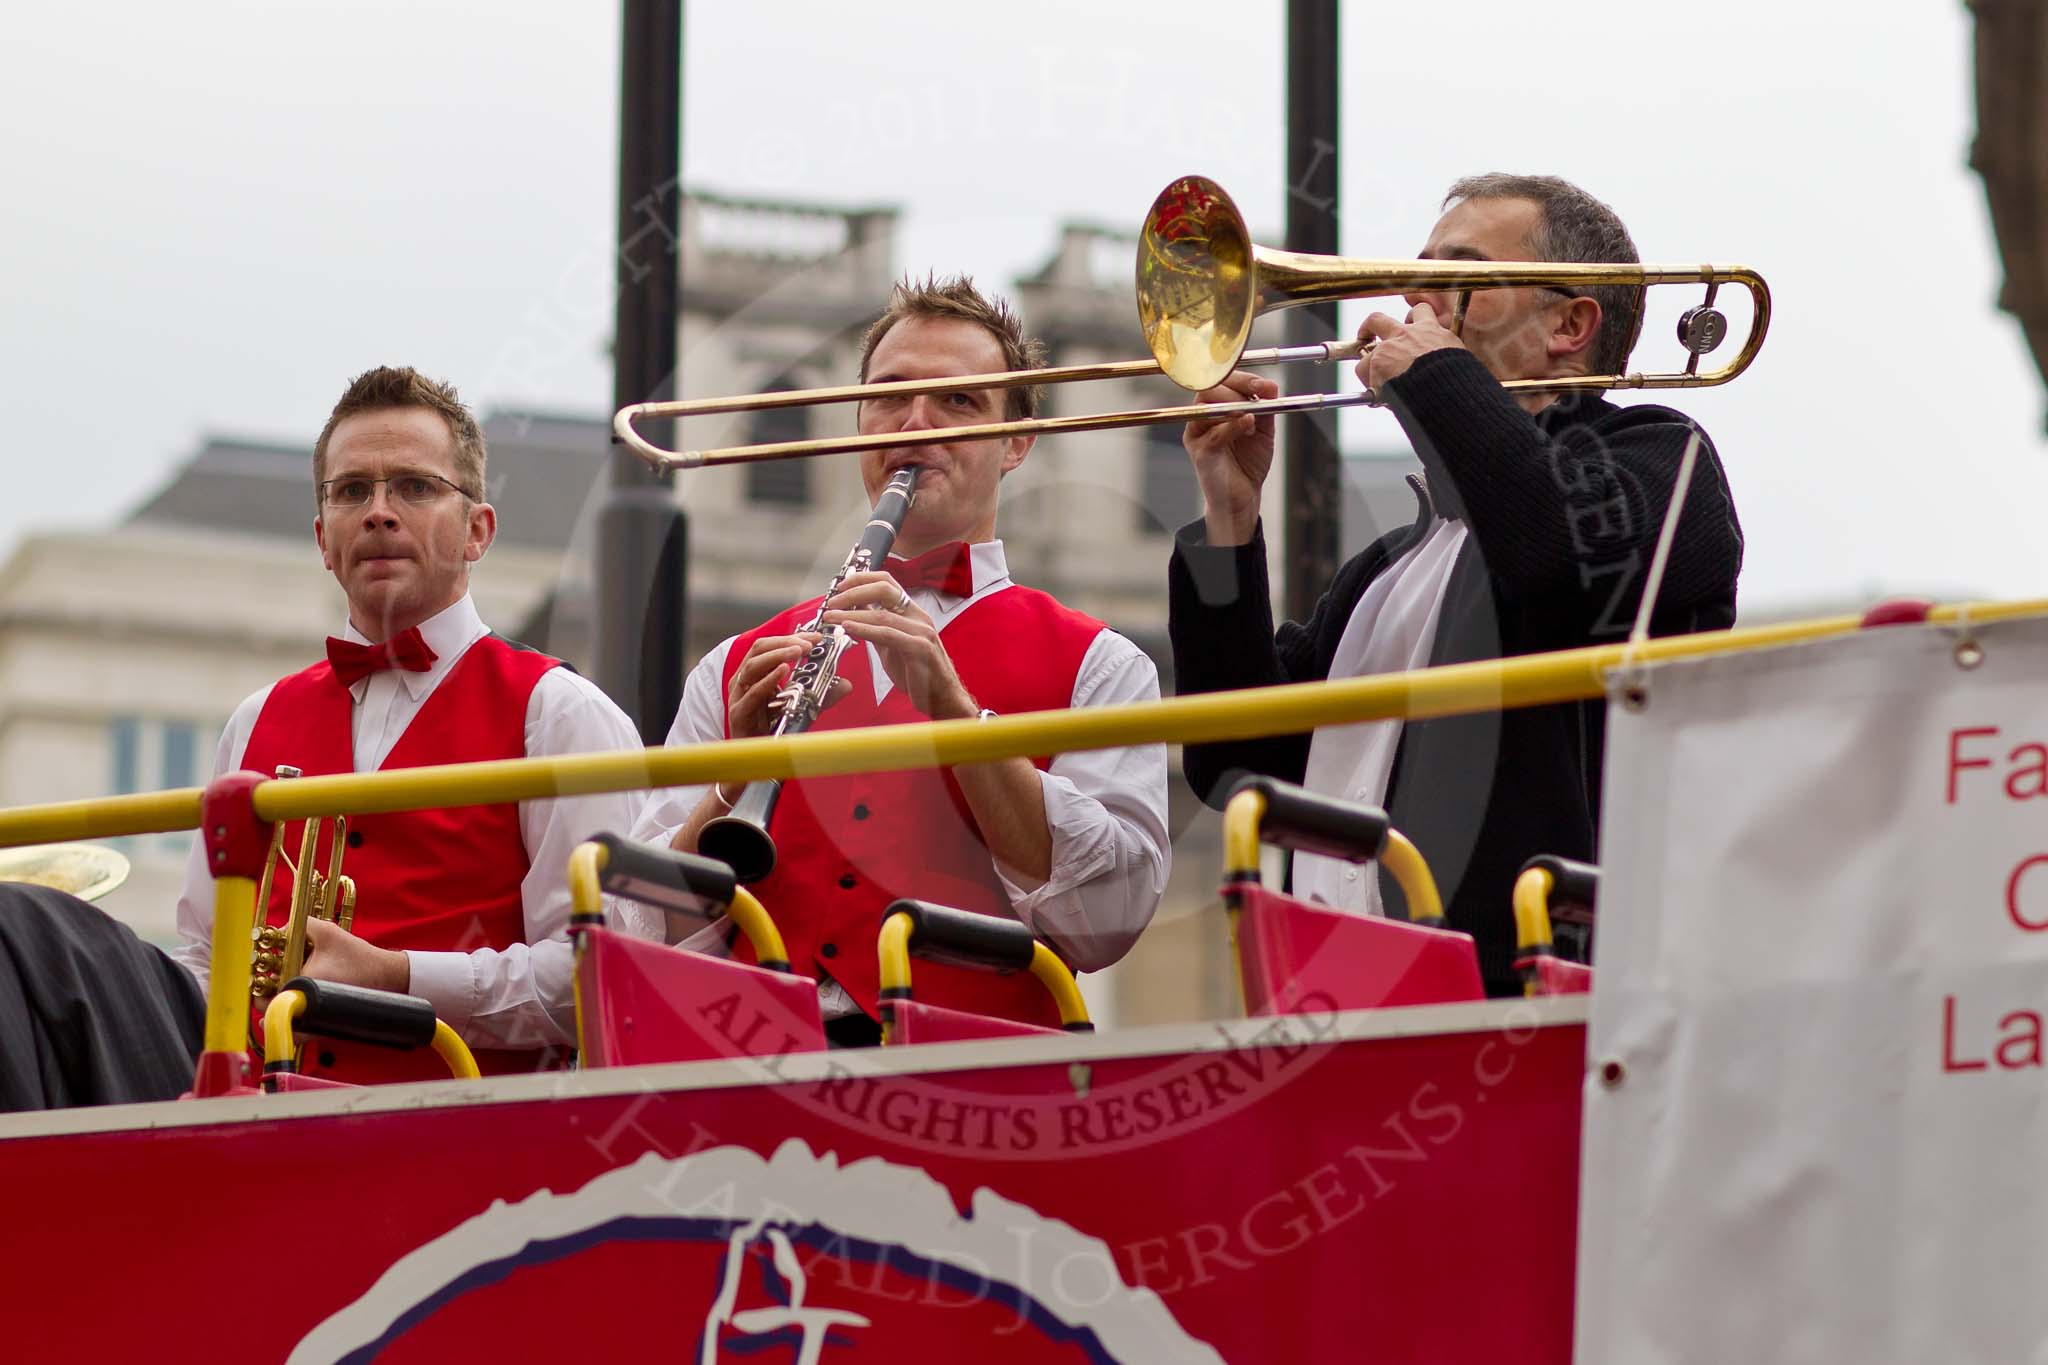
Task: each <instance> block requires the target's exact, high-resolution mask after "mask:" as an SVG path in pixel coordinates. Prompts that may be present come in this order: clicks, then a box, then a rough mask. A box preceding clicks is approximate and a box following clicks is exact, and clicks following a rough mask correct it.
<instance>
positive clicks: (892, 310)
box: [860, 275, 1046, 420]
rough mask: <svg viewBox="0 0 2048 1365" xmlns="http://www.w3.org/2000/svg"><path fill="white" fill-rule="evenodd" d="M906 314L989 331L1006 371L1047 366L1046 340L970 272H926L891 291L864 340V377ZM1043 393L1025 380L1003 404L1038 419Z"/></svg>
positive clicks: (1015, 412) (1016, 413) (1012, 416)
mask: <svg viewBox="0 0 2048 1365" xmlns="http://www.w3.org/2000/svg"><path fill="white" fill-rule="evenodd" d="M905 318H958V319H960V320H962V321H964V322H972V323H974V324H976V325H977V326H980V327H983V328H985V329H987V331H988V334H989V335H990V336H992V337H994V338H995V339H996V341H997V342H998V343H1000V344H1001V346H1002V348H1003V368H1004V369H1005V370H1042V369H1044V368H1045V355H1046V351H1045V343H1044V342H1042V341H1040V340H1039V339H1038V338H1036V337H1028V336H1026V335H1024V322H1023V319H1021V318H1019V317H1018V316H1017V314H1016V311H1015V310H1014V309H1012V308H1011V307H1010V305H1009V303H1008V302H1006V301H1005V300H1003V299H1000V298H996V299H991V298H989V297H988V296H987V295H986V294H983V293H982V292H981V291H980V290H979V289H976V288H975V287H974V280H973V279H972V278H971V277H970V276H967V275H949V276H947V277H946V278H945V279H940V278H939V277H938V276H936V275H927V276H925V277H924V279H922V280H913V279H911V278H910V277H909V276H905V277H904V278H903V279H900V280H898V281H897V282H896V285H895V287H894V288H892V289H891V290H890V291H889V306H888V307H887V308H884V309H883V310H882V316H880V317H878V318H876V319H875V320H874V323H873V324H872V325H871V326H870V327H869V328H868V330H867V334H866V335H865V336H863V337H862V338H861V339H860V379H861V382H862V383H863V384H865V383H866V382H867V379H868V361H869V360H871V359H873V357H874V354H875V347H877V346H879V345H881V344H882V338H883V337H885V336H887V335H889V329H890V328H892V327H894V326H895V325H896V324H897V323H899V322H902V321H903V320H904V319H905ZM1044 397H1045V388H1044V386H1043V385H1041V384H1027V385H1023V386H1020V387H1018V388H1014V389H1010V390H1009V391H1008V397H1007V399H1006V401H1005V403H1004V408H1005V409H1006V415H1007V416H1008V417H1009V418H1010V419H1012V420H1015V419H1017V418H1020V417H1036V416H1037V415H1038V405H1039V403H1040V402H1041V401H1043V399H1044Z"/></svg>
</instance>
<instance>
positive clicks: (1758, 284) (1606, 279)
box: [612, 175, 1771, 471]
mask: <svg viewBox="0 0 2048 1365" xmlns="http://www.w3.org/2000/svg"><path fill="white" fill-rule="evenodd" d="M1657 284H1692V285H1700V286H1704V288H1705V290H1706V296H1705V298H1704V299H1703V300H1702V301H1701V302H1700V303H1699V304H1698V305H1696V306H1694V307H1692V308H1689V309H1687V310H1686V312H1685V314H1684V316H1683V317H1681V318H1680V319H1679V324H1678V342H1679V345H1680V346H1681V347H1682V348H1683V349H1684V351H1685V353H1686V361H1685V368H1684V369H1682V370H1666V371H1656V372H1651V373H1644V372H1642V371H1633V372H1628V373H1618V374H1593V375H1573V376H1568V377H1560V378H1553V379H1513V380H1508V381H1506V382H1504V383H1503V384H1502V385H1501V387H1502V388H1504V389H1508V390H1510V391H1529V390H1534V391H1540V392H1548V393H1556V392H1565V391H1570V390H1579V389H1689V388H1705V387H1708V386H1711V385H1715V384H1725V383H1727V382H1728V381H1729V380H1731V379H1733V378H1735V377H1736V376H1737V375H1739V374H1741V373H1742V372H1743V371H1744V370H1746V369H1748V368H1749V365H1750V362H1751V361H1753V360H1755V359H1756V353H1757V351H1758V350H1759V349H1760V348H1761V347H1762V346H1763V343H1764V334H1765V333H1766V332H1767V331H1768V330H1769V328H1770V322H1771V291H1770V286H1768V285H1767V284H1765V283H1764V279H1763V276H1761V275H1759V274H1757V272H1756V271H1754V270H1751V269H1750V268H1749V267H1747V266H1741V265H1671V266H1666V265H1637V264H1629V263H1615V264H1591V265H1588V264H1581V263H1574V262H1561V261H1401V260H1354V259H1351V258H1348V257H1342V256H1309V255H1303V254H1301V253H1298V252H1291V251H1276V250H1274V249H1273V248H1271V247H1263V246H1254V245H1253V244H1252V241H1251V234H1250V231H1249V230H1248V229H1247V228H1246V226H1245V222H1244V216H1243V215H1242V214H1240V213H1239V212H1238V211H1237V206H1236V205H1235V204H1234V203H1232V202H1231V198H1230V196H1229V195H1228V194H1226V193H1224V191H1223V187H1222V186H1220V185H1218V184H1217V183H1216V182H1215V181H1213V180H1209V179H1206V178H1205V177H1202V176H1199V175H1190V176H1183V177H1181V178H1180V179H1178V180H1176V181H1174V182H1173V183H1172V184H1171V185H1168V186H1167V187H1166V188H1165V189H1164V190H1162V191H1161V192H1160V194H1159V197H1158V198H1157V199H1156V200H1154V201H1153V204H1152V211H1151V212H1150V213H1148V214H1147V215H1146V216H1145V225H1144V228H1143V230H1142V231H1141V232H1140V234H1139V240H1138V262H1137V295H1138V321H1139V325H1140V327H1141V328H1142V329H1143V331H1144V335H1145V341H1146V344H1147V345H1148V346H1150V347H1151V350H1152V357H1153V358H1152V359H1150V360H1126V361H1116V362H1113V363H1109V364H1103V365H1065V366H1058V367H1054V368H1050V369H1039V370H1014V371H1005V372H1003V373H999V374H977V375H963V376H956V377H953V378H947V379H932V380H923V379H914V380H902V381H899V382H895V383H888V384H843V385H839V386H837V387H833V388H823V389H796V390H789V391H783V392H777V393H768V394H754V395H750V396H746V397H738V398H696V399H680V400H676V401H671V402H663V403H634V404H632V405H630V406H628V407H624V408H621V409H619V412H618V414H617V415H616V416H615V417H614V418H613V419H612V431H613V433H614V434H615V435H616V436H617V438H618V439H619V441H620V442H621V443H622V444H624V445H625V446H627V447H628V448H629V449H631V450H632V451H633V453H634V454H636V455H638V456H639V457H640V458H641V459H643V460H645V461H647V462H648V463H649V464H651V465H653V466H654V467H655V468H657V469H661V470H664V471H665V470H669V469H696V468H702V467H707V466H711V465H726V464H745V463H749V462H752V461H754V460H793V459H802V458H806V457H809V456H813V455H837V454H846V453H850V452H855V451H862V450H878V449H879V450H901V449H906V448H910V447H915V446H921V445H943V444H948V443H951V442H957V441H981V440H990V439H994V438H1000V437H1011V436H1027V435H1029V436H1043V435H1051V434H1056V433H1059V432H1075V431H1107V430H1111V429H1113V428H1117V427H1133V426H1152V425H1156V424H1159V423H1165V422H1187V421H1191V420H1193V419H1195V418H1197V417H1199V418H1203V419H1210V418H1217V417H1232V416H1238V415H1241V414H1244V413H1255V414H1258V415H1261V416H1264V415H1269V414H1276V413H1288V412H1313V411H1322V410H1327V409H1332V408H1348V407H1357V406H1359V405H1361V404H1367V403H1375V402H1377V401H1378V399H1377V398H1376V396H1375V395H1373V394H1372V393H1371V392H1363V393H1349V394H1330V393H1304V394H1291V395H1289V396H1287V397H1284V398H1274V399H1266V400H1258V401H1246V402H1241V403H1204V404H1198V405H1182V406H1176V407H1165V408H1143V409H1137V410H1133V411H1129V412H1103V413H1088V414H1083V415H1078V416H1073V417H1044V418H1037V419H1033V420H1029V421H1017V422H986V423H981V424H978V425H974V426H961V427H942V428H936V429H933V430H930V431H892V432H878V433H875V434H872V435H867V436H838V437H822V438H818V439H813V440H805V441H774V442H770V443H767V444H764V445H754V446H727V447H721V448H716V449H708V450H688V451H675V450H663V449H662V448H661V447H659V446H656V445H654V444H653V443H651V442H649V441H648V440H647V438H646V437H644V436H642V435H640V433H639V432H637V431H636V430H634V428H633V424H634V423H635V422H637V421H640V420H642V419H647V420H657V419H667V418H677V417H703V416H710V415H713V414H718V413H731V412H759V411H763V410H766V409H770V408H794V407H812V406H818V405H822V404H828V403H857V402H860V401H861V400H862V399H866V398H879V397H884V396H908V395H911V394H919V393H937V392H940V391H953V390H958V389H963V388H965V389H1011V388H1019V387H1022V386H1024V385H1030V384H1075V383H1084V382H1087V381H1089V380H1098V379H1132V378H1141V377H1143V376H1146V375H1156V374H1164V375H1166V377H1167V378H1169V379H1171V380H1173V382H1174V383H1176V384H1178V385H1180V386H1181V387H1182V388H1184V389H1187V390H1188V391H1189V392H1191V393H1199V392H1201V391H1202V390H1204V389H1209V388H1213V387H1215V386H1216V385H1217V384H1218V383H1220V382H1221V381H1222V380H1223V378H1224V376H1225V375H1228V374H1229V373H1230V372H1231V371H1232V370H1234V369H1250V368H1257V367H1261V366H1269V365H1285V364H1293V363H1301V362H1317V363H1324V364H1328V363H1332V362H1338V361H1347V360H1356V359H1357V358H1358V357H1359V355H1360V354H1361V353H1362V352H1363V350H1364V348H1363V347H1362V346H1361V345H1360V344H1359V343H1358V342H1355V341H1344V342H1336V341H1333V342H1324V343H1320V344H1315V345H1308V346H1275V347H1270V348H1267V349H1265V350H1259V351H1247V350H1245V342H1246V339H1247V338H1249V337H1250V335H1251V329H1252V323H1253V322H1254V321H1255V320H1256V319H1257V318H1258V317H1259V315H1261V314H1263V313H1269V312H1273V311H1276V310H1278V309H1282V308H1294V307H1299V306H1301V305H1303V304H1309V303H1317V302H1321V301H1324V300H1328V299H1362V298H1380V297H1387V296H1394V295H1401V294H1409V293H1419V292H1424V291H1429V292H1434V291H1446V292H1451V293H1464V292H1469V291H1471V290H1475V289H1498V288H1504V287H1509V286H1518V285H1521V286H1531V285H1533V286H1541V287H1547V288H1554V289H1563V290H1567V291H1577V290H1582V289H1591V288H1596V287H1599V286H1604V285H1620V286H1624V287H1627V288H1635V289H1647V288H1648V287H1649V286H1651V285H1657ZM1724 284H1726V285H1736V286H1740V287H1741V288H1743V289H1745V290H1747V291H1748V293H1749V297H1750V302H1751V309H1752V311H1751V315H1750V322H1749V334H1748V336H1747V337H1746V338H1744V340H1743V343H1742V346H1741V348H1740V349H1739V350H1738V351H1737V352H1736V355H1735V357H1734V358H1733V359H1732V360H1730V361H1729V362H1728V363H1727V364H1726V365H1723V366H1721V367H1720V368H1719V369H1713V370H1702V369H1701V368H1700V359H1701V357H1703V356H1705V355H1707V354H1708V353H1710V352H1712V351H1714V350H1716V349H1718V348H1719V347H1720V345H1721V343H1722V342H1723V341H1725V340H1726V339H1727V336H1728V318H1727V316H1726V315H1725V314H1724V313H1722V312H1721V311H1720V309H1718V308H1716V307H1715V301H1716V299H1717V297H1718V295H1719V292H1720V289H1721V286H1722V285H1724Z"/></svg>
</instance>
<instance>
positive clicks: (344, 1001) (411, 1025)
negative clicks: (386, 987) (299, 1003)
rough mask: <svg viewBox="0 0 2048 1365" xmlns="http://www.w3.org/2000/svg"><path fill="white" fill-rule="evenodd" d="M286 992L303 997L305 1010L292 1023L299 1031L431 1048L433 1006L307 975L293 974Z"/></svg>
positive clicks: (403, 1048)
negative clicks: (297, 993) (317, 979)
mask: <svg viewBox="0 0 2048 1365" xmlns="http://www.w3.org/2000/svg"><path fill="white" fill-rule="evenodd" d="M284 989H285V990H288V991H298V992H300V993H301V994H303V995H304V996H305V997H306V1009H305V1012H304V1013H302V1014H301V1015H299V1017H298V1018H297V1019H295V1020H293V1021H292V1027H293V1028H294V1029H295V1030H296V1031H298V1032H300V1033H312V1034H317V1035H319V1036H320V1037H322V1038H339V1039H340V1040H341V1041H343V1042H344V1043H368V1044H370V1045H371V1046H373V1047H388V1048H393V1049H396V1050H397V1051H400V1052H409V1051H411V1050H412V1049H413V1048H416V1047H429V1046H432V1044H433V1041H434V1007H433V1006H432V1005H430V1004H428V1003H427V1002H426V1001H424V1000H422V999H420V998H419V997H418V996H416V995H400V994H398V993H397V992H396V991H373V990H371V989H370V988H369V987H368V986H344V985H342V984H341V983H340V982H338V981H315V980H314V979H313V978H312V977H310V976H295V977H293V978H292V979H291V980H289V981H287V982H285V983H284Z"/></svg>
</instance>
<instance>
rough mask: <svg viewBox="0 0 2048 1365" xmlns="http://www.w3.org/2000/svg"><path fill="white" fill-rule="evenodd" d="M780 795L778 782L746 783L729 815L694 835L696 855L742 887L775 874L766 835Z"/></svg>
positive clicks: (772, 852)
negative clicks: (723, 867) (729, 874)
mask: <svg viewBox="0 0 2048 1365" xmlns="http://www.w3.org/2000/svg"><path fill="white" fill-rule="evenodd" d="M791 733H794V732H793V731H792V732H791ZM781 795H782V784H781V783H780V782H777V781H774V780H772V779H763V780H762V781H759V782H749V783H748V784H747V785H746V786H745V787H743V788H742V789H741V790H740V799H739V800H737V801H735V802H733V803H732V810H731V811H730V812H728V813H727V814H724V815H721V816H719V817H718V818H717V819H715V820H706V821H705V822H704V828H702V829H700V830H698V831H697V851H698V852H699V853H702V854H703V855H704V856H705V857H707V858H716V859H717V860H718V861H720V862H722V863H724V864H725V865H726V866H727V867H730V868H731V869H732V872H733V876H735V877H736V878H738V879H739V883H740V885H742V886H751V885H753V884H754V883H755V882H758V881H761V880H763V879H765V878H766V877H767V876H768V874H769V873H771V872H773V871H774V870H775V840H774V839H773V838H772V837H771V836H770V835H769V833H768V822H769V821H770V820H772V819H774V818H775V802H776V799H777V798H779V797H780V796H781ZM726 899H727V900H731V899H732V897H731V896H730V895H728V896H727V897H726Z"/></svg>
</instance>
